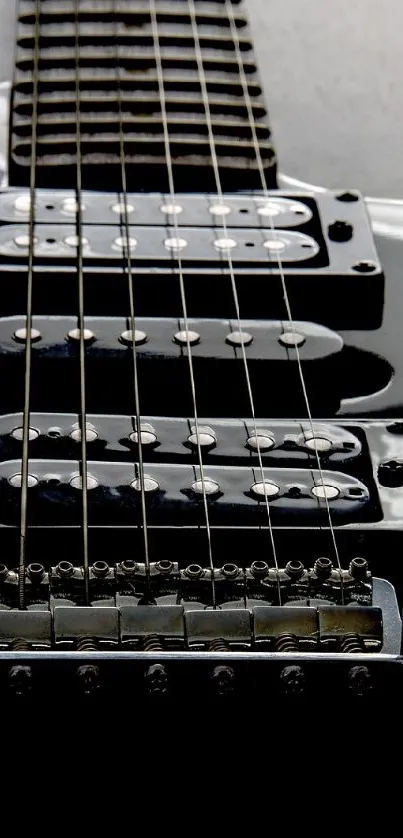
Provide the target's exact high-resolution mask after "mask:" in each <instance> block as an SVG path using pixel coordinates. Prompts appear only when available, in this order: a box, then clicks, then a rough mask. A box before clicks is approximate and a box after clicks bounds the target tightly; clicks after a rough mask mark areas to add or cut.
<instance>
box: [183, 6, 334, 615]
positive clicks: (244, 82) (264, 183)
mask: <svg viewBox="0 0 403 838" xmlns="http://www.w3.org/2000/svg"><path fill="white" fill-rule="evenodd" d="M190 1H191V2H193V0H190ZM225 7H226V11H227V15H228V20H229V23H230V27H231V35H232V39H233V42H234V48H235V52H236V57H237V63H238V68H239V75H240V79H241V83H242V89H243V92H244V98H245V103H246V107H247V111H248V120H249V126H250V129H251V132H252V138H253V146H254V151H255V155H256V161H257V165H258V169H259V175H260V180H261V184H262V190H263V193H264V195H265V197H267V198H268V197H269V190H268V188H267V181H266V174H265V171H264V166H263V159H262V155H261V152H260V145H259V140H258V137H257V133H256V127H255V123H254V118H253V107H252V101H251V97H250V93H249V88H248V82H247V78H246V73H245V68H244V64H243V59H242V53H241V49H240V43H239V37H238V31H237V27H236V22H235V16H234V10H233V7H232V3H231V0H225ZM269 218H270V226H271V231H272V232H273V233H275V226H274V219H273V218H272V217H271V216H269ZM277 263H278V269H279V274H280V279H281V286H282V292H283V297H284V303H285V308H286V312H287V317H288V322H289V324H290V326H291V330H292V331H294V332H295V328H294V322H293V318H292V313H291V305H290V300H289V296H288V291H287V283H286V280H285V274H284V268H283V263H282V259H281V255H280V252H279V251H277ZM293 348H294V350H295V353H296V359H297V365H298V375H299V378H300V382H301V389H302V394H303V398H304V401H305V406H306V411H307V414H308V422H309V425H310V431H311V433H312V436H313V438H314V439H315V433H314V427H313V419H312V411H311V408H310V404H309V397H308V391H307V387H306V383H305V378H304V373H303V369H302V363H301V356H300V352H299V347H298V345H297V344H295V346H294V347H293ZM315 454H316V461H317V466H318V470H319V475H320V480H321V483H322V486H323V488H324V486H325V482H324V477H323V470H322V464H321V462H320V457H319V452H318V449H317V447H316V445H315ZM323 494H324V500H325V504H326V510H327V516H328V520H329V528H330V532H331V539H332V543H333V550H334V553H335V558H336V562H337V566H338V569H339V571H340V580H341V597H342V602H343V603H344V587H343V576H342V566H341V560H340V554H339V549H338V546H337V542H336V534H335V531H334V527H333V522H332V516H331V512H330V505H329V500H328V498H327V495H326V492H325V491H324V493H323ZM318 506H319V507H320V504H319V502H318Z"/></svg>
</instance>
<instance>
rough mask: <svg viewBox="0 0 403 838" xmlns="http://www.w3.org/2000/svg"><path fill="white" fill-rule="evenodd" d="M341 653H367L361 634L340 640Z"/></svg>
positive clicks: (346, 635)
mask: <svg viewBox="0 0 403 838" xmlns="http://www.w3.org/2000/svg"><path fill="white" fill-rule="evenodd" d="M340 651H341V652H344V653H345V654H347V655H354V654H360V653H361V652H365V645H364V641H363V639H362V638H361V637H360V636H359V634H354V633H353V632H350V633H349V634H345V635H344V637H342V638H341V640H340Z"/></svg>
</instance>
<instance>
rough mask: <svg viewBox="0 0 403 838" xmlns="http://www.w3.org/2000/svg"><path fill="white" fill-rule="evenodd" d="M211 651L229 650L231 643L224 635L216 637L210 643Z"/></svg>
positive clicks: (209, 648)
mask: <svg viewBox="0 0 403 838" xmlns="http://www.w3.org/2000/svg"><path fill="white" fill-rule="evenodd" d="M208 651H209V652H229V651H230V648H229V643H227V641H226V640H224V638H223V637H215V638H214V640H210V643H209V645H208Z"/></svg>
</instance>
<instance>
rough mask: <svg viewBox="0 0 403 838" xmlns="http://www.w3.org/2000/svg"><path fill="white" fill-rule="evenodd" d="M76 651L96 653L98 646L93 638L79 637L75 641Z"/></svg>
mask: <svg viewBox="0 0 403 838" xmlns="http://www.w3.org/2000/svg"><path fill="white" fill-rule="evenodd" d="M76 649H77V652H96V651H97V650H98V644H97V641H96V640H94V638H93V637H80V638H79V639H78V640H77V645H76Z"/></svg>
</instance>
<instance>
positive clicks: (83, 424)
mask: <svg viewBox="0 0 403 838" xmlns="http://www.w3.org/2000/svg"><path fill="white" fill-rule="evenodd" d="M79 11H80V0H74V18H75V50H74V52H75V100H76V102H75V103H76V153H77V172H76V176H77V180H76V203H77V215H76V246H77V277H78V318H77V320H78V331H79V343H80V348H79V357H80V414H79V426H80V432H81V497H82V528H83V568H84V587H85V604H86V605H89V602H90V591H89V552H88V469H87V412H86V380H85V334H84V328H85V318H84V271H83V241H82V231H83V219H82V200H81V198H82V172H81V168H82V151H81V108H80V22H79Z"/></svg>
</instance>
